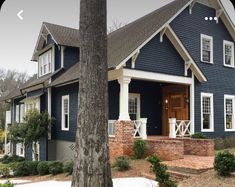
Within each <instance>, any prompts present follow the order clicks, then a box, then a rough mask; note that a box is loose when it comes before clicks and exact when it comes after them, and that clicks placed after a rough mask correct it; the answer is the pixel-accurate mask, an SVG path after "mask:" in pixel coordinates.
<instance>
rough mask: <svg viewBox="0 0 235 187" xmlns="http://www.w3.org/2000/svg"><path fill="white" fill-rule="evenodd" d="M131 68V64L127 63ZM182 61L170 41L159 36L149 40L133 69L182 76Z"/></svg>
mask: <svg viewBox="0 0 235 187" xmlns="http://www.w3.org/2000/svg"><path fill="white" fill-rule="evenodd" d="M127 67H131V63H130V61H129V63H127ZM184 67H185V66H184V60H183V59H182V57H181V56H180V54H179V53H178V52H177V51H176V49H175V48H174V46H173V45H172V43H171V42H170V40H169V39H168V38H167V37H166V35H164V37H163V42H160V34H158V35H157V36H155V37H154V38H153V39H152V40H150V41H149V42H148V43H147V44H146V45H145V46H144V47H143V48H142V49H141V50H140V53H139V55H138V58H137V59H136V62H135V69H137V70H143V71H150V72H156V73H163V74H170V75H178V76H184Z"/></svg>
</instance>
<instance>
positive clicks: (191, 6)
mask: <svg viewBox="0 0 235 187" xmlns="http://www.w3.org/2000/svg"><path fill="white" fill-rule="evenodd" d="M195 3H196V2H195V1H193V2H192V3H191V4H190V5H189V14H192V12H193V7H194V5H195Z"/></svg>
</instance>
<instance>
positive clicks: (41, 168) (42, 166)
mask: <svg viewBox="0 0 235 187" xmlns="http://www.w3.org/2000/svg"><path fill="white" fill-rule="evenodd" d="M48 165H49V163H48V162H47V161H41V162H39V163H38V166H37V171H38V174H39V175H47V174H49V166H48Z"/></svg>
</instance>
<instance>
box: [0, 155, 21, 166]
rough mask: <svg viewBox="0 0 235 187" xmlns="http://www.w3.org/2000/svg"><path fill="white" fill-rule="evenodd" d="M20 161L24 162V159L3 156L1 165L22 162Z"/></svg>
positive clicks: (14, 156) (16, 156) (15, 156)
mask: <svg viewBox="0 0 235 187" xmlns="http://www.w3.org/2000/svg"><path fill="white" fill-rule="evenodd" d="M22 161H25V158H24V157H21V156H18V155H12V156H8V155H5V156H4V157H3V158H2V163H3V164H9V163H11V162H22Z"/></svg>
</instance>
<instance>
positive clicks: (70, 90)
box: [52, 84, 78, 141]
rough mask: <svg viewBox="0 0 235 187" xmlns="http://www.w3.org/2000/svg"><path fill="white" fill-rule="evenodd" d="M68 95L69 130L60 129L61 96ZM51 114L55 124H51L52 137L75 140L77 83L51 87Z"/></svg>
mask: <svg viewBox="0 0 235 187" xmlns="http://www.w3.org/2000/svg"><path fill="white" fill-rule="evenodd" d="M64 95H69V111H70V112H69V131H62V130H61V111H62V109H61V107H62V96H64ZM52 103H53V104H52V116H53V117H54V118H55V124H54V125H53V126H52V138H53V139H57V140H67V141H75V135H76V126H77V125H76V124H77V110H78V84H71V85H68V86H63V87H58V88H53V89H52Z"/></svg>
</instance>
